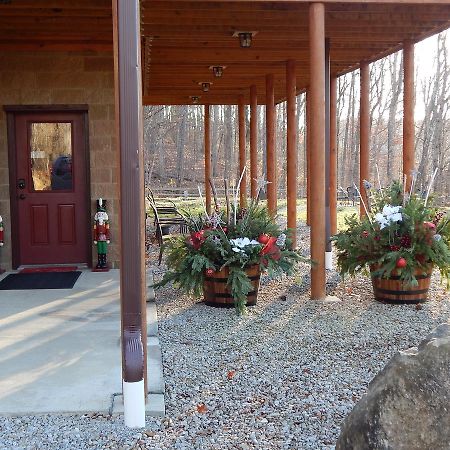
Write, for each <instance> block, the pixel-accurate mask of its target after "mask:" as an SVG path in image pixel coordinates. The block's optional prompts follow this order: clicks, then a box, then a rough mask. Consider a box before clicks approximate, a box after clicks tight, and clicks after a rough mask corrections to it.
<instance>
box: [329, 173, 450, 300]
mask: <svg viewBox="0 0 450 450" xmlns="http://www.w3.org/2000/svg"><path fill="white" fill-rule="evenodd" d="M365 185H366V191H367V194H368V195H367V197H368V204H367V205H366V204H365V203H363V204H364V207H365V209H366V215H364V216H362V217H361V218H358V217H357V216H356V215H353V216H351V217H350V218H347V219H346V229H345V230H344V231H341V232H339V233H338V234H336V235H335V236H333V238H332V240H333V242H334V245H335V247H336V249H337V264H338V267H339V269H340V272H341V275H343V276H344V275H347V274H349V275H355V274H357V273H360V272H362V273H365V274H369V271H370V275H371V277H372V282H373V287H374V291H375V298H376V299H377V300H380V301H385V302H390V303H417V302H422V301H424V300H425V299H426V293H427V290H428V286H429V280H430V275H431V272H432V269H433V267H437V268H438V269H439V270H440V272H441V275H442V277H443V279H446V280H447V287H449V285H450V284H449V277H450V249H449V247H450V217H449V213H448V212H445V211H444V210H441V211H439V210H438V209H437V208H435V207H433V205H432V201H431V198H429V192H430V187H429V188H428V190H427V191H426V195H425V196H422V195H418V194H415V193H414V179H413V182H412V186H411V189H410V191H405V189H404V187H403V185H402V184H401V183H399V182H394V183H393V184H392V185H391V186H389V187H388V188H384V189H382V188H381V186H380V187H379V189H378V190H375V189H373V188H372V187H371V185H370V183H368V182H365ZM361 201H362V200H361Z"/></svg>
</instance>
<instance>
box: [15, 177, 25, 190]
mask: <svg viewBox="0 0 450 450" xmlns="http://www.w3.org/2000/svg"><path fill="white" fill-rule="evenodd" d="M17 187H18V188H19V189H25V180H24V179H23V178H20V179H19V180H18V181H17Z"/></svg>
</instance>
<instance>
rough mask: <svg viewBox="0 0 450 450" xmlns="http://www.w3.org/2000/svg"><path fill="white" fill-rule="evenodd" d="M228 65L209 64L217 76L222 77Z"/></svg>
mask: <svg viewBox="0 0 450 450" xmlns="http://www.w3.org/2000/svg"><path fill="white" fill-rule="evenodd" d="M226 67H227V66H209V68H210V69H211V70H212V71H213V74H214V76H215V77H216V78H220V77H221V76H222V75H223V71H224V70H225V69H226Z"/></svg>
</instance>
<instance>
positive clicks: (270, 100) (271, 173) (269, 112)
mask: <svg viewBox="0 0 450 450" xmlns="http://www.w3.org/2000/svg"><path fill="white" fill-rule="evenodd" d="M275 114H276V112H275V97H274V90H273V74H267V75H266V162H267V164H266V165H267V181H268V183H269V184H268V185H267V208H268V209H269V213H270V214H271V215H272V216H275V215H276V213H277V178H276V164H277V156H276V149H275V120H276V119H275Z"/></svg>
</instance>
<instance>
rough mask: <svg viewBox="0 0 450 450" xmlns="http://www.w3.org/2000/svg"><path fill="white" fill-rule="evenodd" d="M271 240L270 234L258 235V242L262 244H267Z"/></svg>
mask: <svg viewBox="0 0 450 450" xmlns="http://www.w3.org/2000/svg"><path fill="white" fill-rule="evenodd" d="M269 240H270V236H269V235H268V234H260V235H259V237H258V242H259V243H260V244H264V245H266V244H267V243H268V242H269Z"/></svg>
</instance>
